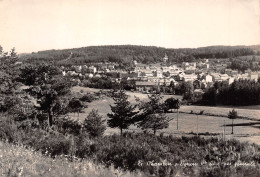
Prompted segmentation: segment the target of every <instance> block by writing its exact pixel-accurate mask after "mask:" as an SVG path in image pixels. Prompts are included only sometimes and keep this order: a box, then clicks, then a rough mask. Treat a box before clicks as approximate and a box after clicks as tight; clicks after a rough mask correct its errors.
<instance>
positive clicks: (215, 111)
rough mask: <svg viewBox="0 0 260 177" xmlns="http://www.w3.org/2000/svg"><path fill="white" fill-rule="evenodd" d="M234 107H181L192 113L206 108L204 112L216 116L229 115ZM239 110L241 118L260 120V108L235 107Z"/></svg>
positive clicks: (182, 109)
mask: <svg viewBox="0 0 260 177" xmlns="http://www.w3.org/2000/svg"><path fill="white" fill-rule="evenodd" d="M232 109H233V108H231V107H230V108H227V107H210V106H193V105H192V106H182V107H181V108H180V111H181V112H185V113H190V112H191V111H193V112H194V113H197V112H199V111H202V110H204V114H208V115H216V116H225V117H227V115H228V113H229V111H231V110H232ZM234 109H235V110H236V111H237V113H238V116H239V117H240V118H246V119H251V120H260V110H252V109H240V108H235V107H234Z"/></svg>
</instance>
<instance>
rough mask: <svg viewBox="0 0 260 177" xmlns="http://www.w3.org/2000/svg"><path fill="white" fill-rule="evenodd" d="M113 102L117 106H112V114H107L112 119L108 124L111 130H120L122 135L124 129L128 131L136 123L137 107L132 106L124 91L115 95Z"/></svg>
mask: <svg viewBox="0 0 260 177" xmlns="http://www.w3.org/2000/svg"><path fill="white" fill-rule="evenodd" d="M113 100H114V101H115V103H114V104H115V106H112V105H110V108H111V111H112V113H109V114H107V116H108V117H109V118H110V119H109V120H108V122H107V123H108V126H109V127H111V128H119V129H120V133H121V135H122V133H123V129H128V127H129V126H130V125H131V124H133V123H134V116H135V115H136V114H137V112H135V108H136V106H133V105H131V103H130V102H129V101H128V96H127V95H126V93H125V91H124V90H122V89H120V90H119V91H118V92H116V93H114V94H113Z"/></svg>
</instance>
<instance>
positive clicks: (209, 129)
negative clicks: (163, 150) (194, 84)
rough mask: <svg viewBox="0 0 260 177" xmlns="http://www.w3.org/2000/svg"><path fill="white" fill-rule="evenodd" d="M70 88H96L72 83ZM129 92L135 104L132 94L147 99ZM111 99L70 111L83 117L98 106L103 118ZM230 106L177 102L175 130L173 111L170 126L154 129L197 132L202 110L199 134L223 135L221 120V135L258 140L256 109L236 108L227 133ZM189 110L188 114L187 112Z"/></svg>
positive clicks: (109, 131)
mask: <svg viewBox="0 0 260 177" xmlns="http://www.w3.org/2000/svg"><path fill="white" fill-rule="evenodd" d="M72 91H73V92H80V91H81V92H82V91H83V93H87V92H98V91H99V90H98V89H92V88H84V87H73V90H72ZM127 94H128V95H129V101H130V102H131V103H133V104H135V98H136V97H138V98H140V100H147V99H148V97H147V94H142V93H136V92H127ZM169 97H175V98H179V99H181V96H176V95H164V96H163V100H165V99H167V98H169ZM113 102H114V101H113V99H112V98H109V97H106V96H103V97H102V98H101V99H98V100H95V101H93V102H91V103H89V104H88V108H86V109H84V113H80V114H79V116H78V115H74V114H71V116H72V117H74V119H78V120H79V121H83V120H84V119H85V117H86V116H87V115H88V113H89V112H90V111H91V110H92V109H98V111H99V114H100V115H102V116H103V118H104V119H107V118H108V117H107V113H110V112H111V109H110V106H109V105H112V104H113ZM231 109H232V108H226V107H209V106H194V105H191V106H186V105H184V106H181V108H180V110H179V111H180V114H179V119H178V124H179V129H178V130H177V113H175V112H174V113H168V116H169V117H172V118H173V120H172V121H170V126H169V127H168V128H167V129H163V130H160V131H158V133H162V132H163V133H165V134H173V135H175V136H181V135H183V134H189V133H195V134H196V133H197V115H196V114H194V113H199V112H200V111H204V113H203V115H199V116H198V133H201V134H206V133H207V134H209V135H210V134H215V135H216V136H218V137H221V138H222V137H223V132H224V122H225V124H226V126H225V135H226V136H225V138H227V139H231V138H235V139H238V140H241V141H248V142H250V143H256V144H260V121H259V120H260V110H251V109H236V111H237V112H238V116H239V118H238V119H235V120H234V134H233V135H231V123H232V121H231V119H228V118H227V115H228V112H229V111H230V110H231ZM191 112H192V114H191ZM129 131H135V132H139V131H141V130H140V129H139V128H137V127H136V126H131V127H130V129H129ZM113 133H119V130H118V129H111V128H109V127H108V128H107V129H106V132H105V134H113Z"/></svg>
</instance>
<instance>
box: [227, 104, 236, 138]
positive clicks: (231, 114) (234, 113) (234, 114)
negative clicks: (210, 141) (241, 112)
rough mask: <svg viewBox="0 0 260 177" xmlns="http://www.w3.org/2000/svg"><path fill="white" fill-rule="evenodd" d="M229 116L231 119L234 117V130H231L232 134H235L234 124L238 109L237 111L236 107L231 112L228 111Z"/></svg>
mask: <svg viewBox="0 0 260 177" xmlns="http://www.w3.org/2000/svg"><path fill="white" fill-rule="evenodd" d="M228 118H229V119H232V132H231V134H234V132H233V126H234V124H233V122H234V119H236V118H237V111H235V109H233V110H232V111H229V113H228Z"/></svg>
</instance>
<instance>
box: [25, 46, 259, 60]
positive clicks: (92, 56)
mask: <svg viewBox="0 0 260 177" xmlns="http://www.w3.org/2000/svg"><path fill="white" fill-rule="evenodd" d="M165 53H166V54H167V55H168V57H169V61H170V62H182V61H194V60H195V59H199V58H228V57H237V56H247V55H252V54H260V45H257V46H209V47H200V48H182V49H170V48H163V47H155V46H135V45H116V46H113V45H110V46H90V47H82V48H73V49H63V50H46V51H39V52H37V53H32V54H27V55H26V54H25V55H22V56H20V60H26V61H29V62H34V61H37V60H44V61H48V62H50V61H53V62H56V63H58V64H86V63H93V62H94V63H96V62H117V63H122V64H129V63H130V62H131V61H132V60H136V61H137V62H140V63H154V62H159V61H161V59H162V58H163V57H164V55H165Z"/></svg>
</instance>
